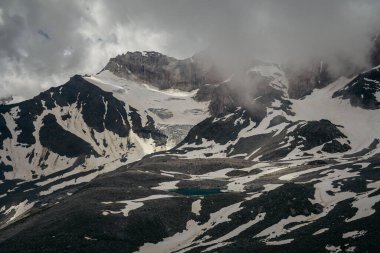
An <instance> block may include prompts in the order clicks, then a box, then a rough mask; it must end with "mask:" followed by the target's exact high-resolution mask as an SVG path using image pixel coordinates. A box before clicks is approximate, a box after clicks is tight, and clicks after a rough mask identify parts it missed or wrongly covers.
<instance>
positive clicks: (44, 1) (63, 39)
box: [0, 0, 380, 97]
mask: <svg viewBox="0 0 380 253" xmlns="http://www.w3.org/2000/svg"><path fill="white" fill-rule="evenodd" d="M379 13H380V1H378V0H277V1H276V0H257V1H254V0H229V1H227V0H150V1H145V0H134V1H132V0H91V1H90V0H0V97H5V96H7V95H14V94H16V95H22V96H26V97H28V96H30V95H36V94H37V93H38V92H39V91H41V90H43V89H46V88H47V87H49V86H52V85H59V84H62V83H63V82H65V81H66V80H67V79H68V78H69V77H70V76H72V75H74V74H76V73H79V74H84V73H96V72H98V71H99V70H100V69H101V68H102V67H103V66H104V65H105V64H106V63H107V61H108V59H109V58H110V57H114V56H116V55H117V54H121V53H125V52H127V51H136V50H155V51H159V52H162V53H165V54H168V55H170V56H175V57H178V58H185V57H189V56H191V55H192V54H194V53H196V52H198V51H200V50H202V49H205V48H212V49H216V50H215V52H217V53H218V54H220V55H223V56H225V59H230V60H231V62H233V61H239V60H240V59H242V60H243V59H247V58H250V57H253V58H260V59H263V60H267V61H275V62H285V61H289V60H290V61H295V62H303V61H305V60H308V59H312V58H318V57H320V58H329V57H332V56H333V55H338V54H340V55H344V56H345V57H348V58H350V59H353V60H354V61H355V62H357V63H358V64H365V61H366V59H365V54H366V53H367V51H368V48H369V46H370V40H369V38H370V35H371V34H374V33H377V32H378V30H379V28H380V26H379V24H380V23H379V16H380V15H379Z"/></svg>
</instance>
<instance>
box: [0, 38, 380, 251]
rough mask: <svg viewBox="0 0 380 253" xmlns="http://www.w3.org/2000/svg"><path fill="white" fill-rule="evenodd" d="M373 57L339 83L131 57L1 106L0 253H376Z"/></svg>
mask: <svg viewBox="0 0 380 253" xmlns="http://www.w3.org/2000/svg"><path fill="white" fill-rule="evenodd" d="M376 45H377V44H376ZM372 52H373V53H372V56H371V59H372V62H373V66H371V67H369V68H368V69H366V70H362V69H360V70H358V69H355V68H353V67H347V69H346V72H345V73H343V74H342V75H337V74H336V72H334V73H333V72H332V71H330V67H331V66H329V65H328V64H325V63H324V62H323V61H319V62H314V63H312V64H310V65H309V66H304V68H303V69H294V68H292V67H290V66H282V65H278V64H272V63H263V62H260V61H252V64H251V65H249V66H245V67H244V68H243V69H241V70H239V71H237V72H234V73H228V74H226V73H225V72H223V71H220V69H219V68H218V67H217V65H216V64H215V63H214V62H213V61H212V60H211V59H210V58H208V56H207V54H204V53H199V54H196V55H194V56H193V57H191V58H188V59H183V60H178V59H175V58H172V57H168V56H165V55H163V54H160V53H157V52H128V53H126V54H122V55H119V56H116V57H115V58H112V59H110V61H109V62H108V64H107V65H106V66H105V67H104V68H103V70H102V71H100V72H99V73H98V74H96V75H84V76H79V75H76V76H73V77H72V78H70V80H69V81H68V82H67V83H65V84H63V85H62V86H58V87H53V88H50V89H49V90H47V91H44V92H42V93H41V94H39V95H38V96H36V97H34V98H32V99H30V100H25V101H22V102H20V103H16V104H8V105H6V104H2V105H0V180H1V181H0V229H1V230H0V251H4V252H21V251H24V250H25V249H28V250H30V251H31V252H54V251H63V252H66V251H67V252H106V251H113V252H141V253H144V252H145V253H149V252H158V253H159V252H173V253H174V252H306V251H308V252H377V251H379V250H380V244H379V240H378V239H379V234H380V227H379V225H378V224H379V222H380V215H379V212H380V204H379V203H380V145H379V143H380V111H379V110H380V67H379V66H376V62H377V58H378V57H377V52H378V50H376V48H375V49H374V50H373V51H372Z"/></svg>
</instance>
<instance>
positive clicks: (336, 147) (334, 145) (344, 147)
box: [322, 140, 351, 153]
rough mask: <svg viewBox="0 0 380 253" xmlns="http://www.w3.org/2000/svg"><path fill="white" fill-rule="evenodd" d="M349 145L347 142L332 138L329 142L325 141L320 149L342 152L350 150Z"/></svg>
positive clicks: (328, 151)
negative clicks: (343, 142)
mask: <svg viewBox="0 0 380 253" xmlns="http://www.w3.org/2000/svg"><path fill="white" fill-rule="evenodd" d="M350 149H351V147H350V145H348V144H346V143H345V144H341V143H340V142H339V141H337V140H333V141H332V142H331V143H326V144H325V145H324V146H323V148H322V151H324V152H327V153H342V152H346V151H348V150H350Z"/></svg>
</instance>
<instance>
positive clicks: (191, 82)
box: [104, 52, 221, 91]
mask: <svg viewBox="0 0 380 253" xmlns="http://www.w3.org/2000/svg"><path fill="white" fill-rule="evenodd" d="M104 70H108V71H110V72H112V73H114V74H115V75H117V76H120V77H124V78H131V79H135V80H139V81H141V82H145V83H148V84H151V85H153V86H156V87H158V88H159V89H169V88H173V89H179V90H184V91H191V90H194V89H198V88H199V87H200V86H201V85H203V84H207V83H217V82H220V81H221V77H220V74H219V73H218V71H217V69H216V68H215V66H213V64H212V63H211V62H209V61H208V59H204V58H203V57H202V56H201V55H195V56H193V57H191V58H188V59H184V60H177V59H175V58H172V57H168V56H166V55H163V54H160V53H157V52H128V53H126V54H122V55H118V56H116V57H115V58H112V59H111V60H110V61H109V62H108V64H107V65H106V67H105V68H104Z"/></svg>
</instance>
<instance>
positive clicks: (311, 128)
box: [294, 119, 346, 150]
mask: <svg viewBox="0 0 380 253" xmlns="http://www.w3.org/2000/svg"><path fill="white" fill-rule="evenodd" d="M294 135H295V137H296V138H297V136H302V137H304V140H303V141H301V143H302V145H303V147H304V148H303V149H304V150H309V149H312V148H314V147H317V146H319V145H322V144H323V143H326V142H330V141H332V140H334V139H336V138H346V136H345V135H344V134H343V133H342V132H341V131H339V129H338V128H337V126H336V125H334V124H332V123H331V122H330V121H328V120H325V119H322V120H320V121H310V122H307V123H306V125H304V126H302V127H300V128H299V129H297V130H296V131H295V133H294Z"/></svg>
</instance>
